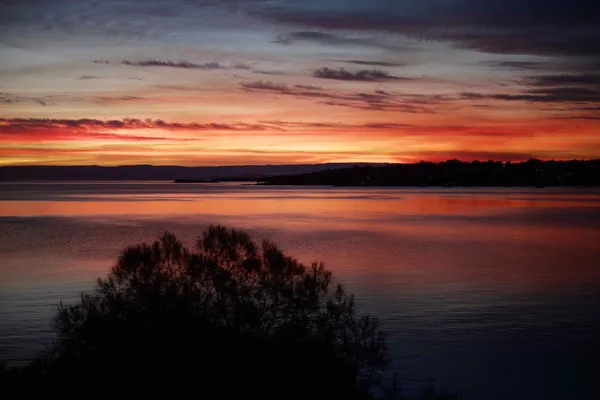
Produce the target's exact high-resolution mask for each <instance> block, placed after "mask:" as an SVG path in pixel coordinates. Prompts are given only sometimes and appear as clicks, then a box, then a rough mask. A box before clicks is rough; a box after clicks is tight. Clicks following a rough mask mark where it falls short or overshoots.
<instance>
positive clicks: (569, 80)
mask: <svg viewBox="0 0 600 400" xmlns="http://www.w3.org/2000/svg"><path fill="white" fill-rule="evenodd" d="M528 84H529V85H531V86H590V87H592V88H593V87H596V88H599V89H600V74H590V73H582V74H579V75H569V74H560V75H541V76H535V77H530V78H529V79H528Z"/></svg>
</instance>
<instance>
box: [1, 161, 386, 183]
mask: <svg viewBox="0 0 600 400" xmlns="http://www.w3.org/2000/svg"><path fill="white" fill-rule="evenodd" d="M366 165H376V164H368V163H329V164H290V165H232V166H221V167H181V166H153V165H124V166H116V167H103V166H96V165H92V166H7V167H0V181H90V180H96V181H114V180H128V181H131V180H159V181H165V180H167V181H174V180H178V179H179V180H200V181H206V180H214V179H220V180H232V179H237V180H249V181H253V180H256V179H259V178H264V177H269V176H278V175H291V174H302V173H307V172H318V171H323V170H326V169H332V168H348V167H353V166H366Z"/></svg>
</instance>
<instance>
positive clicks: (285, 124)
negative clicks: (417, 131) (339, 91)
mask: <svg viewBox="0 0 600 400" xmlns="http://www.w3.org/2000/svg"><path fill="white" fill-rule="evenodd" d="M260 122H261V123H264V124H269V125H274V126H279V127H282V128H312V129H327V128H335V129H343V130H348V129H397V128H413V127H415V126H416V125H412V124H401V123H397V122H366V123H363V124H347V123H343V122H300V121H280V120H274V121H272V120H267V121H260Z"/></svg>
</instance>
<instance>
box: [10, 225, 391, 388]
mask: <svg viewBox="0 0 600 400" xmlns="http://www.w3.org/2000/svg"><path fill="white" fill-rule="evenodd" d="M56 326H57V330H58V334H59V336H58V339H57V341H56V343H55V345H54V346H53V347H52V349H51V351H49V352H48V353H47V354H45V355H44V356H43V357H40V358H39V359H37V360H36V361H34V362H33V363H32V364H31V365H29V366H28V367H27V368H25V370H24V372H23V373H22V374H21V377H22V378H23V381H28V380H35V381H36V382H52V383H57V382H63V381H64V382H66V381H72V380H74V381H75V382H79V383H82V382H87V383H97V382H100V381H102V380H105V379H114V378H115V377H119V378H120V379H121V380H122V382H121V383H122V384H125V385H127V384H133V383H134V382H138V383H139V382H140V381H139V380H140V379H143V380H144V382H152V383H153V384H159V385H160V383H161V382H162V383H165V382H179V381H182V380H183V381H185V380H189V381H194V382H197V383H198V384H199V385H201V387H202V390H203V391H205V390H217V393H220V394H219V395H218V396H217V397H219V398H223V397H225V398H226V397H227V394H232V393H233V391H237V390H240V389H242V388H243V390H241V392H244V393H246V394H255V395H259V396H265V395H276V394H279V395H282V396H284V397H290V396H293V397H297V396H299V395H302V396H309V397H311V398H315V397H330V396H334V397H339V398H341V397H350V398H366V397H367V396H368V390H369V388H371V387H372V385H373V384H374V383H376V381H377V377H378V376H379V373H380V371H381V369H382V367H383V366H384V364H385V344H384V338H383V335H382V333H381V332H380V330H379V327H378V322H377V320H376V319H374V318H372V317H369V316H358V315H357V314H356V312H355V306H354V298H353V296H352V295H349V294H347V293H346V292H345V290H344V289H343V287H342V286H341V285H339V284H336V283H335V282H334V280H333V279H332V275H331V272H329V271H328V270H326V269H325V267H324V266H323V264H322V263H314V264H312V265H310V266H305V265H303V264H301V263H299V262H298V261H297V260H295V259H293V258H291V257H288V256H286V255H285V254H283V253H282V252H281V250H280V249H279V248H278V247H277V246H276V245H275V244H273V243H271V242H269V241H264V242H263V243H262V244H261V245H258V244H257V243H255V242H254V241H252V240H251V238H250V237H249V235H248V234H247V233H245V232H241V231H238V230H231V229H226V228H224V227H222V226H211V227H209V228H208V230H207V231H206V232H205V233H204V234H203V236H202V237H201V238H200V239H199V240H198V242H197V247H196V251H190V250H188V249H186V248H185V247H184V246H183V245H182V243H181V242H180V241H179V240H177V238H176V237H175V235H173V234H171V233H168V232H166V233H165V234H164V235H163V236H162V238H161V239H160V241H157V242H155V243H153V244H140V245H137V246H133V247H129V248H127V249H126V250H124V251H123V252H122V254H121V255H120V257H119V259H118V261H117V263H116V265H115V266H114V267H113V268H112V270H111V273H110V274H109V276H108V277H107V278H106V279H98V282H97V287H96V293H95V294H93V295H82V297H81V301H80V302H79V303H78V304H75V305H63V304H62V303H61V305H60V307H59V310H58V315H57V317H56ZM282 390H283V391H282ZM288 392H289V393H288ZM285 393H287V394H285ZM209 397H211V396H209Z"/></svg>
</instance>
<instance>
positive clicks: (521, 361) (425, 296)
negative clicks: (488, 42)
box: [0, 182, 600, 400]
mask: <svg viewBox="0 0 600 400" xmlns="http://www.w3.org/2000/svg"><path fill="white" fill-rule="evenodd" d="M210 223H220V224H225V225H228V226H231V227H239V228H245V229H247V230H249V231H250V232H251V233H252V234H253V235H254V236H255V237H256V238H257V239H260V238H269V239H272V240H274V241H275V242H276V243H278V244H279V245H280V246H281V247H282V248H283V249H284V250H285V251H286V252H288V253H290V254H291V255H293V256H295V257H297V258H299V259H300V261H302V262H305V263H310V262H311V261H314V260H323V261H324V262H325V263H326V265H327V267H328V268H330V269H331V270H333V271H334V273H335V275H336V276H337V277H338V278H339V280H341V281H342V282H343V283H344V284H346V286H347V287H348V288H349V289H350V291H352V292H354V293H355V294H356V296H357V302H358V305H359V308H360V310H361V311H364V312H369V313H372V314H376V315H377V316H379V317H380V319H381V321H382V323H383V327H384V329H385V331H386V333H387V338H388V344H389V347H390V354H391V356H392V358H393V363H394V364H393V367H394V369H395V370H396V371H398V372H399V377H400V379H401V382H402V385H403V387H405V388H406V389H407V390H412V389H414V388H415V387H418V386H419V385H421V384H423V383H426V382H428V381H430V380H433V381H435V382H436V384H438V385H439V386H442V387H445V388H448V389H452V390H456V391H460V392H462V393H463V395H464V399H465V400H474V399H489V400H494V399H498V400H500V399H502V400H506V399H511V400H518V399H527V400H534V399H544V400H552V399H590V400H591V399H597V398H600V393H599V392H598V383H597V382H599V381H600V367H599V365H600V362H599V360H600V189H565V188H551V189H505V188H502V189H454V188H452V189H433V188H424V189H421V188H419V189H404V188H403V189H399V188H329V187H261V186H251V185H242V184H236V183H231V184H182V185H177V184H172V183H166V182H165V183H163V182H152V183H148V182H121V183H115V182H99V183H0V359H4V360H7V361H9V362H10V363H12V364H18V363H19V362H23V360H27V359H28V358H30V357H33V356H35V354H36V352H37V351H39V350H41V349H43V347H44V346H45V345H47V344H49V343H51V342H52V339H53V335H54V334H53V331H52V324H51V320H52V316H53V314H54V312H55V310H56V304H57V303H58V301H59V300H60V299H63V300H65V301H67V302H69V301H76V300H77V298H78V296H79V293H80V292H81V291H87V290H90V289H92V288H93V284H94V280H95V278H96V277H98V276H104V275H105V274H106V273H107V272H108V269H109V268H110V267H111V266H112V264H113V262H114V261H115V260H116V257H117V255H118V254H119V252H120V250H122V249H123V248H124V247H125V246H127V245H129V244H135V243H139V242H142V241H150V240H154V239H156V238H158V237H159V236H160V235H161V233H162V232H163V231H164V230H166V229H167V230H170V231H172V232H174V233H176V234H177V235H178V236H179V237H180V238H181V239H182V240H183V241H184V242H185V243H187V244H188V245H192V244H193V242H194V240H195V239H196V238H197V237H198V236H199V235H200V234H201V232H202V230H203V229H204V228H205V227H206V226H207V225H208V224H210Z"/></svg>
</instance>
